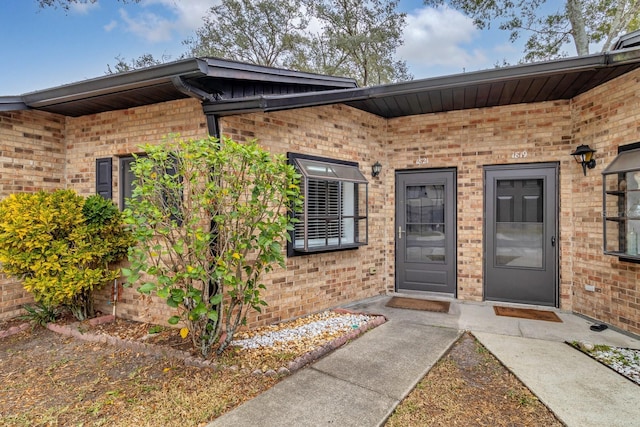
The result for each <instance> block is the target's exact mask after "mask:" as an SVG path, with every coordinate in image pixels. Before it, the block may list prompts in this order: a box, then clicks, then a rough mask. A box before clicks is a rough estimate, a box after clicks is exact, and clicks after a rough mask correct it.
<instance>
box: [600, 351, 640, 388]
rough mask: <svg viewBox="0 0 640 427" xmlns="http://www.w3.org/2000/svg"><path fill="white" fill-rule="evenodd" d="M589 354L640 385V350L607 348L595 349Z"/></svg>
mask: <svg viewBox="0 0 640 427" xmlns="http://www.w3.org/2000/svg"><path fill="white" fill-rule="evenodd" d="M589 354H590V355H591V356H593V357H594V358H596V359H597V360H599V361H600V362H602V363H604V364H606V365H607V366H609V367H611V368H613V369H614V370H615V371H617V372H619V373H621V374H622V375H624V376H626V377H627V378H630V379H631V380H632V381H633V382H635V383H636V384H640V350H635V349H628V348H619V347H608V348H604V349H603V348H597V347H596V349H594V350H592V351H590V352H589Z"/></svg>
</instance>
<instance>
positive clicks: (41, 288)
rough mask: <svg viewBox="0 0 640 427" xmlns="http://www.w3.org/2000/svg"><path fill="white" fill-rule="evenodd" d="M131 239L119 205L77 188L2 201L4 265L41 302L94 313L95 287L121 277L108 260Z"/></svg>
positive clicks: (0, 260)
mask: <svg viewBox="0 0 640 427" xmlns="http://www.w3.org/2000/svg"><path fill="white" fill-rule="evenodd" d="M131 244H132V239H131V237H130V234H129V232H128V231H126V230H125V228H124V227H123V224H122V219H121V215H120V212H119V211H118V208H117V207H116V206H115V205H114V204H113V202H111V201H107V200H104V199H103V198H102V197H100V196H98V195H95V196H90V197H89V198H87V199H85V198H84V197H82V196H79V195H78V194H76V193H75V192H74V191H72V190H57V191H55V192H52V193H46V192H38V193H29V194H27V193H21V194H12V195H10V196H9V197H7V198H5V199H4V200H2V201H0V271H3V272H5V273H6V274H9V275H12V276H14V277H17V278H19V279H21V280H22V281H23V285H24V288H25V289H26V290H27V291H29V292H31V293H32V294H33V296H34V298H35V300H36V301H37V302H41V303H42V304H44V305H46V306H50V307H56V306H67V307H69V308H70V309H71V311H72V312H73V314H74V315H75V316H76V317H77V318H78V319H84V318H86V317H88V316H92V315H93V306H92V303H91V291H92V290H93V289H95V288H96V287H98V286H100V285H102V284H104V283H106V282H109V281H111V280H113V279H115V278H116V277H118V274H119V272H118V271H117V270H111V269H109V263H111V262H114V261H117V260H119V259H121V258H123V257H124V256H125V255H126V253H127V250H128V248H129V246H130V245H131Z"/></svg>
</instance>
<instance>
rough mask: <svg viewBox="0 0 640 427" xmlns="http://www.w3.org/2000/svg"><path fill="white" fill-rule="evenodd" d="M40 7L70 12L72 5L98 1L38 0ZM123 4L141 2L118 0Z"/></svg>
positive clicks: (96, 0) (137, 0)
mask: <svg viewBox="0 0 640 427" xmlns="http://www.w3.org/2000/svg"><path fill="white" fill-rule="evenodd" d="M37 1H38V7H41V8H45V7H53V8H58V7H60V8H62V9H64V10H69V8H70V7H71V5H73V4H86V3H97V2H98V0H37ZM118 1H121V2H122V3H139V2H140V0H118Z"/></svg>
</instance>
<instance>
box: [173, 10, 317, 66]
mask: <svg viewBox="0 0 640 427" xmlns="http://www.w3.org/2000/svg"><path fill="white" fill-rule="evenodd" d="M203 20H204V26H203V27H201V28H200V29H198V30H197V31H196V35H197V38H196V39H191V40H187V41H186V42H185V44H186V45H187V46H190V54H191V55H192V56H215V57H221V58H226V59H233V60H237V61H242V62H248V63H251V64H258V65H264V66H268V67H283V66H286V65H287V64H288V63H290V62H291V56H292V54H293V52H294V51H295V50H296V48H297V46H299V45H300V44H301V43H302V42H303V35H302V30H303V29H304V28H306V26H307V24H308V22H309V21H308V18H307V16H306V15H305V13H304V8H303V7H302V1H301V0H286V1H274V0H259V1H253V0H222V3H221V4H220V5H217V6H213V7H212V8H211V9H210V10H209V15H207V16H205V17H204V18H203Z"/></svg>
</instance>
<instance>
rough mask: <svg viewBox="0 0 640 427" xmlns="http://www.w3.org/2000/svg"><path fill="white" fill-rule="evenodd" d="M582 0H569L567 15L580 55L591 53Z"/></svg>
mask: <svg viewBox="0 0 640 427" xmlns="http://www.w3.org/2000/svg"><path fill="white" fill-rule="evenodd" d="M583 8H584V6H583V4H582V0H567V17H568V18H569V22H571V34H572V35H573V41H574V43H575V45H576V52H578V55H579V56H583V55H588V54H589V38H588V37H587V31H586V25H585V22H584V13H583Z"/></svg>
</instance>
